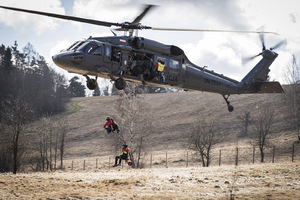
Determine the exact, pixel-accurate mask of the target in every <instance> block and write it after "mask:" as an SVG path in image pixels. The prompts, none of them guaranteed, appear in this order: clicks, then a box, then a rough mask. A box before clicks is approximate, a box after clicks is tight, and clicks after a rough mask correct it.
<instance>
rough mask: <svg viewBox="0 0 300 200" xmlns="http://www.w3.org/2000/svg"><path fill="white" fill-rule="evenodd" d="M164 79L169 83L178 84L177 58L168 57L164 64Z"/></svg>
mask: <svg viewBox="0 0 300 200" xmlns="http://www.w3.org/2000/svg"><path fill="white" fill-rule="evenodd" d="M165 66H166V67H165V81H166V83H168V84H171V85H178V82H179V71H180V66H181V62H180V60H179V59H175V58H168V59H167V63H166V65H165Z"/></svg>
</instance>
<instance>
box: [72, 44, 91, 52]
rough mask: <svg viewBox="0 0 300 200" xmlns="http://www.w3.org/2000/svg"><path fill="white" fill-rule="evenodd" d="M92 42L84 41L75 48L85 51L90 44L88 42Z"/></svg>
mask: <svg viewBox="0 0 300 200" xmlns="http://www.w3.org/2000/svg"><path fill="white" fill-rule="evenodd" d="M89 43H90V42H83V43H81V44H80V45H77V46H76V48H74V50H75V51H76V50H78V51H82V52H83V51H85V49H86V48H87V46H88V44H89Z"/></svg>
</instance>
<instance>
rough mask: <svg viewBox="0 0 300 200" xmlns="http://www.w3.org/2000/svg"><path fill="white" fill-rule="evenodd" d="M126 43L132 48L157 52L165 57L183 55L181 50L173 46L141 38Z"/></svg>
mask: <svg viewBox="0 0 300 200" xmlns="http://www.w3.org/2000/svg"><path fill="white" fill-rule="evenodd" d="M128 42H129V44H130V45H131V46H132V47H134V48H137V49H145V50H149V51H154V52H159V53H161V54H166V55H173V56H179V55H182V54H183V53H184V52H183V50H182V49H180V48H179V47H177V46H175V45H165V44H162V43H159V42H156V41H154V40H149V39H145V38H143V37H135V38H133V39H131V40H129V41H128Z"/></svg>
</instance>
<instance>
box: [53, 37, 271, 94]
mask: <svg viewBox="0 0 300 200" xmlns="http://www.w3.org/2000/svg"><path fill="white" fill-rule="evenodd" d="M270 52H271V51H268V53H269V54H271V55H268V56H269V62H270V64H271V63H272V62H273V60H274V59H275V58H276V56H277V54H276V53H274V52H271V53H270ZM158 59H161V60H162V61H163V62H164V64H165V70H164V71H163V75H164V82H161V81H160V76H162V74H158V73H157V72H155V71H154V66H155V64H156V63H157V61H158ZM53 61H54V62H55V63H56V65H58V66H59V67H61V68H63V69H65V70H67V71H69V72H72V73H77V74H81V75H85V76H87V75H91V76H96V77H102V78H107V79H113V78H118V77H122V78H124V79H125V80H126V81H128V82H132V83H138V84H141V83H142V84H146V85H151V86H157V87H174V88H180V89H185V90H198V91H206V92H214V93H219V94H222V95H229V94H241V93H251V91H252V89H251V87H249V88H248V90H247V91H246V90H245V88H244V87H243V85H241V83H240V82H238V81H236V80H233V79H231V78H228V77H226V76H223V75H221V74H218V73H215V72H213V71H210V70H207V69H205V67H199V66H196V65H195V64H193V63H192V62H190V61H189V59H188V58H187V56H186V55H185V54H184V52H183V50H181V49H180V48H179V47H176V46H174V45H164V44H162V43H159V42H156V41H153V40H149V39H145V38H141V37H127V36H115V37H98V38H89V39H87V40H84V41H78V42H76V43H74V44H73V45H72V46H70V47H69V48H67V49H66V50H63V51H61V52H60V53H59V54H56V55H54V56H53ZM270 64H269V65H270ZM252 92H255V90H253V91H252Z"/></svg>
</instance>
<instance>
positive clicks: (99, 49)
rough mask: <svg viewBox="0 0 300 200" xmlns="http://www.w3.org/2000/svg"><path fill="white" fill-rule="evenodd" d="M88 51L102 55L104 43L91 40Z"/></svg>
mask: <svg viewBox="0 0 300 200" xmlns="http://www.w3.org/2000/svg"><path fill="white" fill-rule="evenodd" d="M87 53H88V54H93V55H97V56H101V55H102V45H99V44H96V43H93V42H91V43H90V45H89V47H88V48H87Z"/></svg>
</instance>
